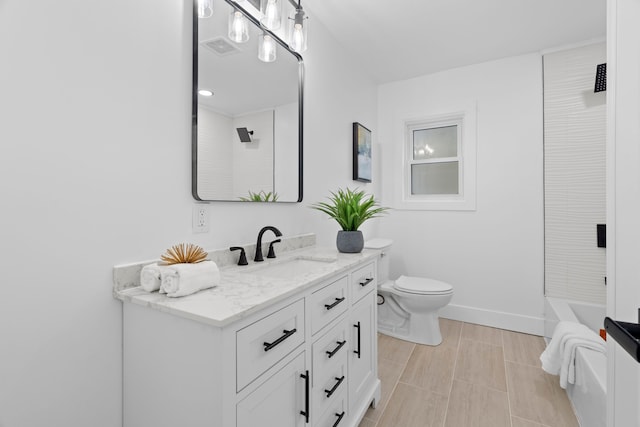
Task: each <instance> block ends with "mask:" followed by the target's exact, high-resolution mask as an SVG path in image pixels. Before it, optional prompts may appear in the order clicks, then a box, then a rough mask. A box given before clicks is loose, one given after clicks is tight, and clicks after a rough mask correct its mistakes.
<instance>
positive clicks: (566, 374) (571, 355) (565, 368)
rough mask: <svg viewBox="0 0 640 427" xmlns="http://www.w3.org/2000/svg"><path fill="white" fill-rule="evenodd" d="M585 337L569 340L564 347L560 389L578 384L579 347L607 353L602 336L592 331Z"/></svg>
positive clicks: (575, 337) (574, 337)
mask: <svg viewBox="0 0 640 427" xmlns="http://www.w3.org/2000/svg"><path fill="white" fill-rule="evenodd" d="M588 331H589V334H587V335H585V336H573V337H571V338H568V339H567V341H566V344H565V347H564V355H563V357H562V367H561V369H560V387H562V388H567V384H575V383H576V353H577V349H578V347H582V348H588V349H590V350H595V351H598V352H600V353H606V352H607V347H606V346H605V343H604V340H603V339H602V338H600V335H598V334H596V333H595V332H593V331H592V330H590V329H589V330H588Z"/></svg>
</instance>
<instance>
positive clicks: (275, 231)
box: [253, 225, 282, 262]
mask: <svg viewBox="0 0 640 427" xmlns="http://www.w3.org/2000/svg"><path fill="white" fill-rule="evenodd" d="M269 230H271V231H273V234H275V235H276V237H280V236H282V233H281V232H280V230H278V229H277V228H275V227H274V226H272V225H267V226H266V227H262V230H260V232H259V233H258V242H257V243H256V256H255V257H254V258H253V260H254V261H255V262H260V261H264V258H263V257H262V235H263V234H264V232H265V231H269Z"/></svg>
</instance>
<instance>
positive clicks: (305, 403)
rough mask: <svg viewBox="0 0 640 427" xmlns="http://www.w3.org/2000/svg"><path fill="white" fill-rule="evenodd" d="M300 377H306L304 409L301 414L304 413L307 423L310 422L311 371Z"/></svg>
mask: <svg viewBox="0 0 640 427" xmlns="http://www.w3.org/2000/svg"><path fill="white" fill-rule="evenodd" d="M300 378H304V411H300V415H304V421H305V423H307V424H309V371H308V370H306V371H305V372H304V374H300Z"/></svg>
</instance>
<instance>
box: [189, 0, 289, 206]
mask: <svg viewBox="0 0 640 427" xmlns="http://www.w3.org/2000/svg"><path fill="white" fill-rule="evenodd" d="M195 2H196V3H195V5H194V51H193V57H194V63H193V66H194V76H193V143H192V144H193V150H192V151H193V174H192V193H193V197H194V198H196V199H197V200H212V201H215V200H217V201H268V202H273V201H277V202H299V201H301V200H302V179H301V176H302V164H301V161H302V160H301V159H302V102H301V100H302V58H301V57H300V56H299V55H298V54H297V53H295V52H293V51H291V50H289V48H288V47H287V46H286V45H285V44H284V43H283V42H281V41H280V40H279V39H278V38H277V37H276V36H275V34H273V33H271V32H269V31H267V30H265V29H264V28H261V27H260V25H259V19H260V11H259V2H257V4H255V3H254V4H252V3H250V2H249V1H241V2H238V3H234V2H232V1H231V0H216V1H214V2H213V4H212V8H211V13H210V16H209V17H207V18H198V15H197V14H198V9H199V1H198V0H195ZM243 12H244V13H243Z"/></svg>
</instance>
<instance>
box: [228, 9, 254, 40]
mask: <svg viewBox="0 0 640 427" xmlns="http://www.w3.org/2000/svg"><path fill="white" fill-rule="evenodd" d="M229 38H230V39H231V40H232V41H234V42H236V43H244V42H246V41H247V40H249V24H248V22H247V18H245V16H244V15H243V14H242V12H239V11H232V12H231V15H229Z"/></svg>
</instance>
